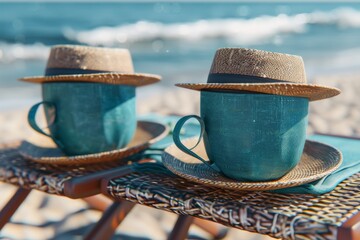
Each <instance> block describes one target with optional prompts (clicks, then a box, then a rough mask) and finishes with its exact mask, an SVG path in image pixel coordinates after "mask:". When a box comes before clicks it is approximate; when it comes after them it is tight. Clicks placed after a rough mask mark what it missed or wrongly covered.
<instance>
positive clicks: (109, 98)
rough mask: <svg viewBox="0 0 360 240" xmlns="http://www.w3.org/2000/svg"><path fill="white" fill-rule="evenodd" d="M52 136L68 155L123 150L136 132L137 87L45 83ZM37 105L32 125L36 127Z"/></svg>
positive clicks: (31, 118) (45, 105)
mask: <svg viewBox="0 0 360 240" xmlns="http://www.w3.org/2000/svg"><path fill="white" fill-rule="evenodd" d="M42 91H43V100H44V102H45V104H44V109H45V115H46V119H47V122H48V125H49V130H50V136H51V138H52V139H53V140H54V142H55V143H56V144H57V145H58V147H59V148H61V149H62V150H63V151H64V152H65V153H66V154H67V155H82V154H91V153H98V152H104V151H111V150H115V149H120V148H122V147H124V146H126V145H127V144H128V143H129V142H130V140H131V138H132V137H133V135H134V133H135V128H136V112H135V87H132V86H124V85H110V84H101V83H77V82H67V83H65V82H58V83H44V84H42ZM38 106H39V105H36V106H34V107H35V108H33V109H32V110H31V111H30V114H29V123H30V125H31V126H32V127H33V128H34V129H35V130H37V131H38V132H40V133H43V132H42V131H41V130H40V131H39V128H38V127H37V125H36V122H35V119H34V115H35V114H34V113H35V112H36V108H37V107H38Z"/></svg>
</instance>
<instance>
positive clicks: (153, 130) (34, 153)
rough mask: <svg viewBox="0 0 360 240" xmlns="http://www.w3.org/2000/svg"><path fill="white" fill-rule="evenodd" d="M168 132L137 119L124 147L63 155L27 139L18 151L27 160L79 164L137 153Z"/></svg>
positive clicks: (159, 125) (111, 159)
mask: <svg viewBox="0 0 360 240" xmlns="http://www.w3.org/2000/svg"><path fill="white" fill-rule="evenodd" d="M168 132H169V128H168V127H167V126H166V125H163V124H160V123H155V122H148V121H138V123H137V128H136V132H135V136H134V138H133V139H132V141H131V142H130V143H129V144H128V146H126V147H125V148H121V149H117V150H113V151H108V152H101V153H94V154H86V155H78V156H65V155H64V153H63V152H62V151H61V150H60V149H59V148H55V147H50V148H49V147H41V146H38V145H36V144H33V143H30V142H28V141H23V142H22V143H21V145H20V147H19V152H20V154H21V155H22V156H23V157H24V158H26V159H28V160H32V161H35V162H39V163H46V164H56V165H79V164H92V163H102V162H109V161H114V160H119V159H122V158H126V157H129V156H131V155H133V154H135V153H138V152H140V151H142V150H144V149H146V148H148V147H149V146H150V145H151V144H154V143H155V142H157V141H159V140H161V139H162V138H164V137H165V136H166V135H167V134H168Z"/></svg>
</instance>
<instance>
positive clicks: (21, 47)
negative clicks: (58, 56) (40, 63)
mask: <svg viewBox="0 0 360 240" xmlns="http://www.w3.org/2000/svg"><path fill="white" fill-rule="evenodd" d="M49 49H50V48H49V47H47V46H45V45H43V44H41V43H35V44H21V43H14V44H10V43H5V42H0V63H11V62H14V61H16V60H45V59H47V57H48V56H49Z"/></svg>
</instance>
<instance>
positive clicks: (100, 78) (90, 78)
mask: <svg viewBox="0 0 360 240" xmlns="http://www.w3.org/2000/svg"><path fill="white" fill-rule="evenodd" d="M160 79H161V77H160V76H159V75H155V74H146V73H114V72H113V73H110V72H109V73H92V74H73V75H56V76H36V77H24V78H20V80H21V81H25V82H32V83H45V82H96V83H108V84H123V85H132V86H136V87H140V86H145V85H148V84H152V83H156V82H158V81H160Z"/></svg>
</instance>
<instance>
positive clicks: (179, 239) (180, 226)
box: [168, 215, 194, 240]
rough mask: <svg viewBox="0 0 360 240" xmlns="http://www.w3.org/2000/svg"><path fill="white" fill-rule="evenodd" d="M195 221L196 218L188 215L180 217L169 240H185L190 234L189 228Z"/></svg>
mask: <svg viewBox="0 0 360 240" xmlns="http://www.w3.org/2000/svg"><path fill="white" fill-rule="evenodd" d="M193 221H194V217H192V216H188V215H180V216H179V217H178V219H177V221H176V223H175V226H174V228H173V230H172V231H171V233H170V235H169V237H168V240H184V239H185V238H186V237H187V236H188V233H189V228H190V226H191V224H192V222H193Z"/></svg>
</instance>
